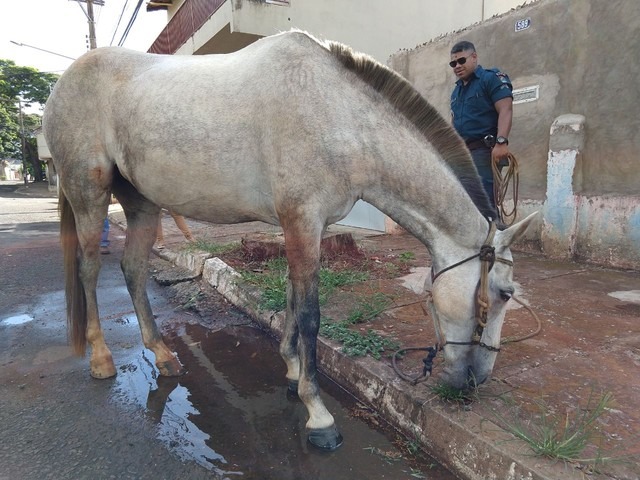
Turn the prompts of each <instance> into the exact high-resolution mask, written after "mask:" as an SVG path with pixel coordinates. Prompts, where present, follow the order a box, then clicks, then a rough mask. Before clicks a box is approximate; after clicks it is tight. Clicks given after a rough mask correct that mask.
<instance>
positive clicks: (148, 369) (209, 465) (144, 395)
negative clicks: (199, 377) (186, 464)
mask: <svg viewBox="0 0 640 480" xmlns="http://www.w3.org/2000/svg"><path fill="white" fill-rule="evenodd" d="M153 358H154V355H153V353H152V352H150V351H149V350H146V349H145V350H144V351H143V352H142V355H141V357H140V358H138V359H136V360H135V361H134V362H133V363H130V364H127V365H123V366H122V367H120V369H119V371H118V376H117V377H116V385H115V387H114V389H115V391H114V398H116V399H119V400H126V401H133V402H134V403H136V404H138V405H139V406H141V407H143V408H145V409H146V412H147V414H148V415H149V416H150V417H151V419H152V420H154V422H156V423H157V424H158V438H159V439H160V440H162V441H163V442H164V443H165V444H166V445H167V447H168V448H169V449H170V450H171V451H173V452H174V453H176V454H177V455H178V457H180V459H182V460H184V461H195V462H196V463H198V464H199V465H200V466H202V467H204V468H206V469H207V470H210V471H215V472H216V473H218V474H220V475H228V474H233V473H235V472H225V471H223V470H221V469H220V468H218V467H217V466H216V465H217V464H220V463H222V464H224V463H226V460H225V459H224V457H223V456H222V455H220V454H218V453H216V452H215V451H214V450H212V449H211V448H210V447H209V446H207V444H206V442H207V441H208V440H209V439H210V436H209V435H208V434H207V433H205V432H203V431H202V430H200V429H199V428H198V427H197V426H196V425H195V424H194V423H193V422H191V420H189V418H190V417H191V416H196V415H199V412H198V410H197V409H196V408H195V407H194V406H193V404H192V403H191V401H190V400H189V396H190V394H189V390H187V388H185V387H184V386H182V385H180V383H179V379H172V378H163V377H159V375H158V371H157V370H156V368H155V367H154V365H153V361H152V359H153Z"/></svg>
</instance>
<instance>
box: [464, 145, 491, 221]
mask: <svg viewBox="0 0 640 480" xmlns="http://www.w3.org/2000/svg"><path fill="white" fill-rule="evenodd" d="M470 152H471V157H472V158H473V163H475V165H476V168H477V169H478V173H479V174H480V179H481V180H482V186H483V187H484V190H485V191H486V192H487V196H488V197H489V201H490V202H491V206H492V207H493V208H494V209H495V208H496V200H495V198H494V196H493V170H492V169H491V149H490V148H489V147H484V146H482V147H480V146H478V147H476V148H473V149H471V150H470Z"/></svg>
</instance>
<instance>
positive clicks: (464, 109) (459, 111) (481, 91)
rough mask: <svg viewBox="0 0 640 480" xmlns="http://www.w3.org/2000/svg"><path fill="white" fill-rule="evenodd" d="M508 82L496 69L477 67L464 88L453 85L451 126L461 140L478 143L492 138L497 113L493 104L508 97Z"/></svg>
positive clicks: (495, 131)
mask: <svg viewBox="0 0 640 480" xmlns="http://www.w3.org/2000/svg"><path fill="white" fill-rule="evenodd" d="M512 90H513V87H512V85H511V80H509V77H508V76H507V75H506V74H505V73H502V72H500V71H499V70H498V69H497V68H489V69H487V70H485V69H484V68H482V67H481V66H480V65H478V67H477V68H476V70H475V72H473V75H471V77H470V78H469V83H467V84H466V85H464V84H463V83H462V80H458V81H457V82H456V87H455V88H454V90H453V93H452V94H451V113H452V114H453V126H454V127H455V129H456V130H457V131H458V133H459V134H460V136H461V137H462V138H464V139H465V140H467V141H469V140H481V139H483V138H484V137H485V136H486V135H493V136H496V134H497V131H498V112H496V109H495V107H494V103H496V102H497V101H498V100H502V99H503V98H507V97H511V98H513V94H512V93H511V91H512Z"/></svg>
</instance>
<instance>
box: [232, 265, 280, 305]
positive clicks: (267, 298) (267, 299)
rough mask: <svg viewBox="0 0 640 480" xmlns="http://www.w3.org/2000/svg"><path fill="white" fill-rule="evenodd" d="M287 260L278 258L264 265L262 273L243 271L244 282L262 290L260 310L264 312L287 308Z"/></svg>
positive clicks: (241, 273)
mask: <svg viewBox="0 0 640 480" xmlns="http://www.w3.org/2000/svg"><path fill="white" fill-rule="evenodd" d="M286 272H287V260H286V259H284V258H282V257H278V258H274V259H271V260H269V261H267V262H265V264H264V271H263V272H261V273H256V272H248V271H241V272H240V275H241V278H242V279H243V281H245V282H247V283H250V284H252V285H255V286H256V287H258V288H259V289H260V290H262V297H261V301H260V308H261V309H263V310H274V311H279V310H283V309H284V308H285V307H286V306H287V275H286Z"/></svg>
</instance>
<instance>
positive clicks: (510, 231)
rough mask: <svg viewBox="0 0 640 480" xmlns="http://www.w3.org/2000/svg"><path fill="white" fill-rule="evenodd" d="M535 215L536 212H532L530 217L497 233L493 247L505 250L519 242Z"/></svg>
mask: <svg viewBox="0 0 640 480" xmlns="http://www.w3.org/2000/svg"><path fill="white" fill-rule="evenodd" d="M537 215H538V212H533V213H532V214H531V215H529V216H528V217H526V218H524V219H522V220H520V221H519V222H518V223H516V224H513V225H511V226H510V227H509V228H507V229H506V230H502V231H500V230H499V231H497V232H496V240H495V242H494V245H495V246H496V247H502V248H506V247H508V246H510V245H511V244H513V243H515V242H517V241H518V240H520V239H521V238H522V236H523V235H524V234H525V232H526V231H527V229H528V228H529V227H530V226H531V222H533V219H534V218H535V217H536V216H537Z"/></svg>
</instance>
